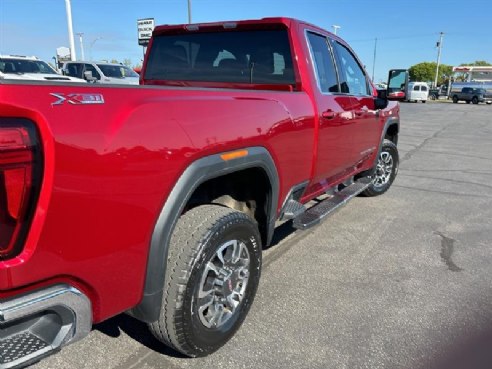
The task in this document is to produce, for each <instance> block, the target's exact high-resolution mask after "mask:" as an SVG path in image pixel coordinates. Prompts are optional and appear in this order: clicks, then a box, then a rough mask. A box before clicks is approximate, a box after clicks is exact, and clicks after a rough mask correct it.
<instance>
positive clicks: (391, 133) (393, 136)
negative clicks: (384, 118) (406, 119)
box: [384, 123, 398, 145]
mask: <svg viewBox="0 0 492 369" xmlns="http://www.w3.org/2000/svg"><path fill="white" fill-rule="evenodd" d="M384 138H385V139H387V140H390V141H391V142H393V143H394V144H395V145H396V144H397V143H398V124H396V123H394V124H392V125H390V126H389V127H388V129H387V130H386V134H385V136H384Z"/></svg>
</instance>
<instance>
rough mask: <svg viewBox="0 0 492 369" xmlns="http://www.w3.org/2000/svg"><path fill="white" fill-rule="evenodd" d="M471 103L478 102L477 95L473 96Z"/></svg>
mask: <svg viewBox="0 0 492 369" xmlns="http://www.w3.org/2000/svg"><path fill="white" fill-rule="evenodd" d="M472 103H473V104H475V105H476V104H478V97H476V96H473V98H472Z"/></svg>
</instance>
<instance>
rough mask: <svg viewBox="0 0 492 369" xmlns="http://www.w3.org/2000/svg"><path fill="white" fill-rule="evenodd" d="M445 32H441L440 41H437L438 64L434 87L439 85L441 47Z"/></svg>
mask: <svg viewBox="0 0 492 369" xmlns="http://www.w3.org/2000/svg"><path fill="white" fill-rule="evenodd" d="M443 36H444V32H440V34H439V41H437V66H436V79H435V80H434V88H436V87H437V77H438V76H439V63H440V62H441V48H442V37H443Z"/></svg>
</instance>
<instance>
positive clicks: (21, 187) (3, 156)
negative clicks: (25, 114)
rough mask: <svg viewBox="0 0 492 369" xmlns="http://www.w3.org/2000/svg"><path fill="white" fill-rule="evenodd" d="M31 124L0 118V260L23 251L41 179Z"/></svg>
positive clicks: (36, 143)
mask: <svg viewBox="0 0 492 369" xmlns="http://www.w3.org/2000/svg"><path fill="white" fill-rule="evenodd" d="M40 156H41V155H40V148H39V143H38V139H37V134H36V129H35V127H34V125H33V124H32V122H30V121H26V120H18V119H0V260H4V259H6V258H9V257H13V256H15V255H16V254H17V253H18V252H19V251H20V249H21V247H22V244H23V242H24V240H25V235H26V233H27V227H28V226H29V222H30V220H31V218H32V215H33V212H34V209H35V201H36V199H37V195H38V192H39V185H40V183H39V182H40V179H41V175H40V174H41V157H40Z"/></svg>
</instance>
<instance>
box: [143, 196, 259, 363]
mask: <svg viewBox="0 0 492 369" xmlns="http://www.w3.org/2000/svg"><path fill="white" fill-rule="evenodd" d="M260 270H261V238H260V235H259V232H258V226H257V224H256V222H255V221H253V220H252V219H251V218H250V217H249V216H248V215H246V214H244V213H241V212H238V211H235V210H232V209H229V208H225V207H222V206H219V205H202V206H198V207H196V208H194V209H191V210H189V211H188V212H187V213H185V214H184V215H182V216H181V217H180V218H179V220H178V223H177V225H176V228H175V230H174V232H173V235H172V237H171V241H170V245H169V254H168V260H167V269H166V279H165V286H164V289H165V290H164V296H163V301H162V307H161V311H160V317H159V320H158V321H156V322H153V323H151V324H149V327H150V330H151V331H152V333H153V334H154V336H155V337H156V338H157V339H159V340H160V341H161V342H163V343H164V344H166V345H168V346H170V347H172V348H174V349H176V350H177V351H179V352H181V353H183V354H185V355H187V356H191V357H198V356H206V355H208V354H211V353H213V352H214V351H216V350H218V349H219V348H220V347H221V346H223V345H224V344H225V343H226V342H227V341H228V340H229V339H230V338H231V337H232V336H233V335H234V333H235V332H236V331H237V330H238V329H239V327H240V326H241V324H242V323H243V321H244V319H245V317H246V315H247V313H248V311H249V308H250V307H251V304H252V303H253V299H254V297H255V294H256V289H257V287H258V283H259V279H260Z"/></svg>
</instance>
